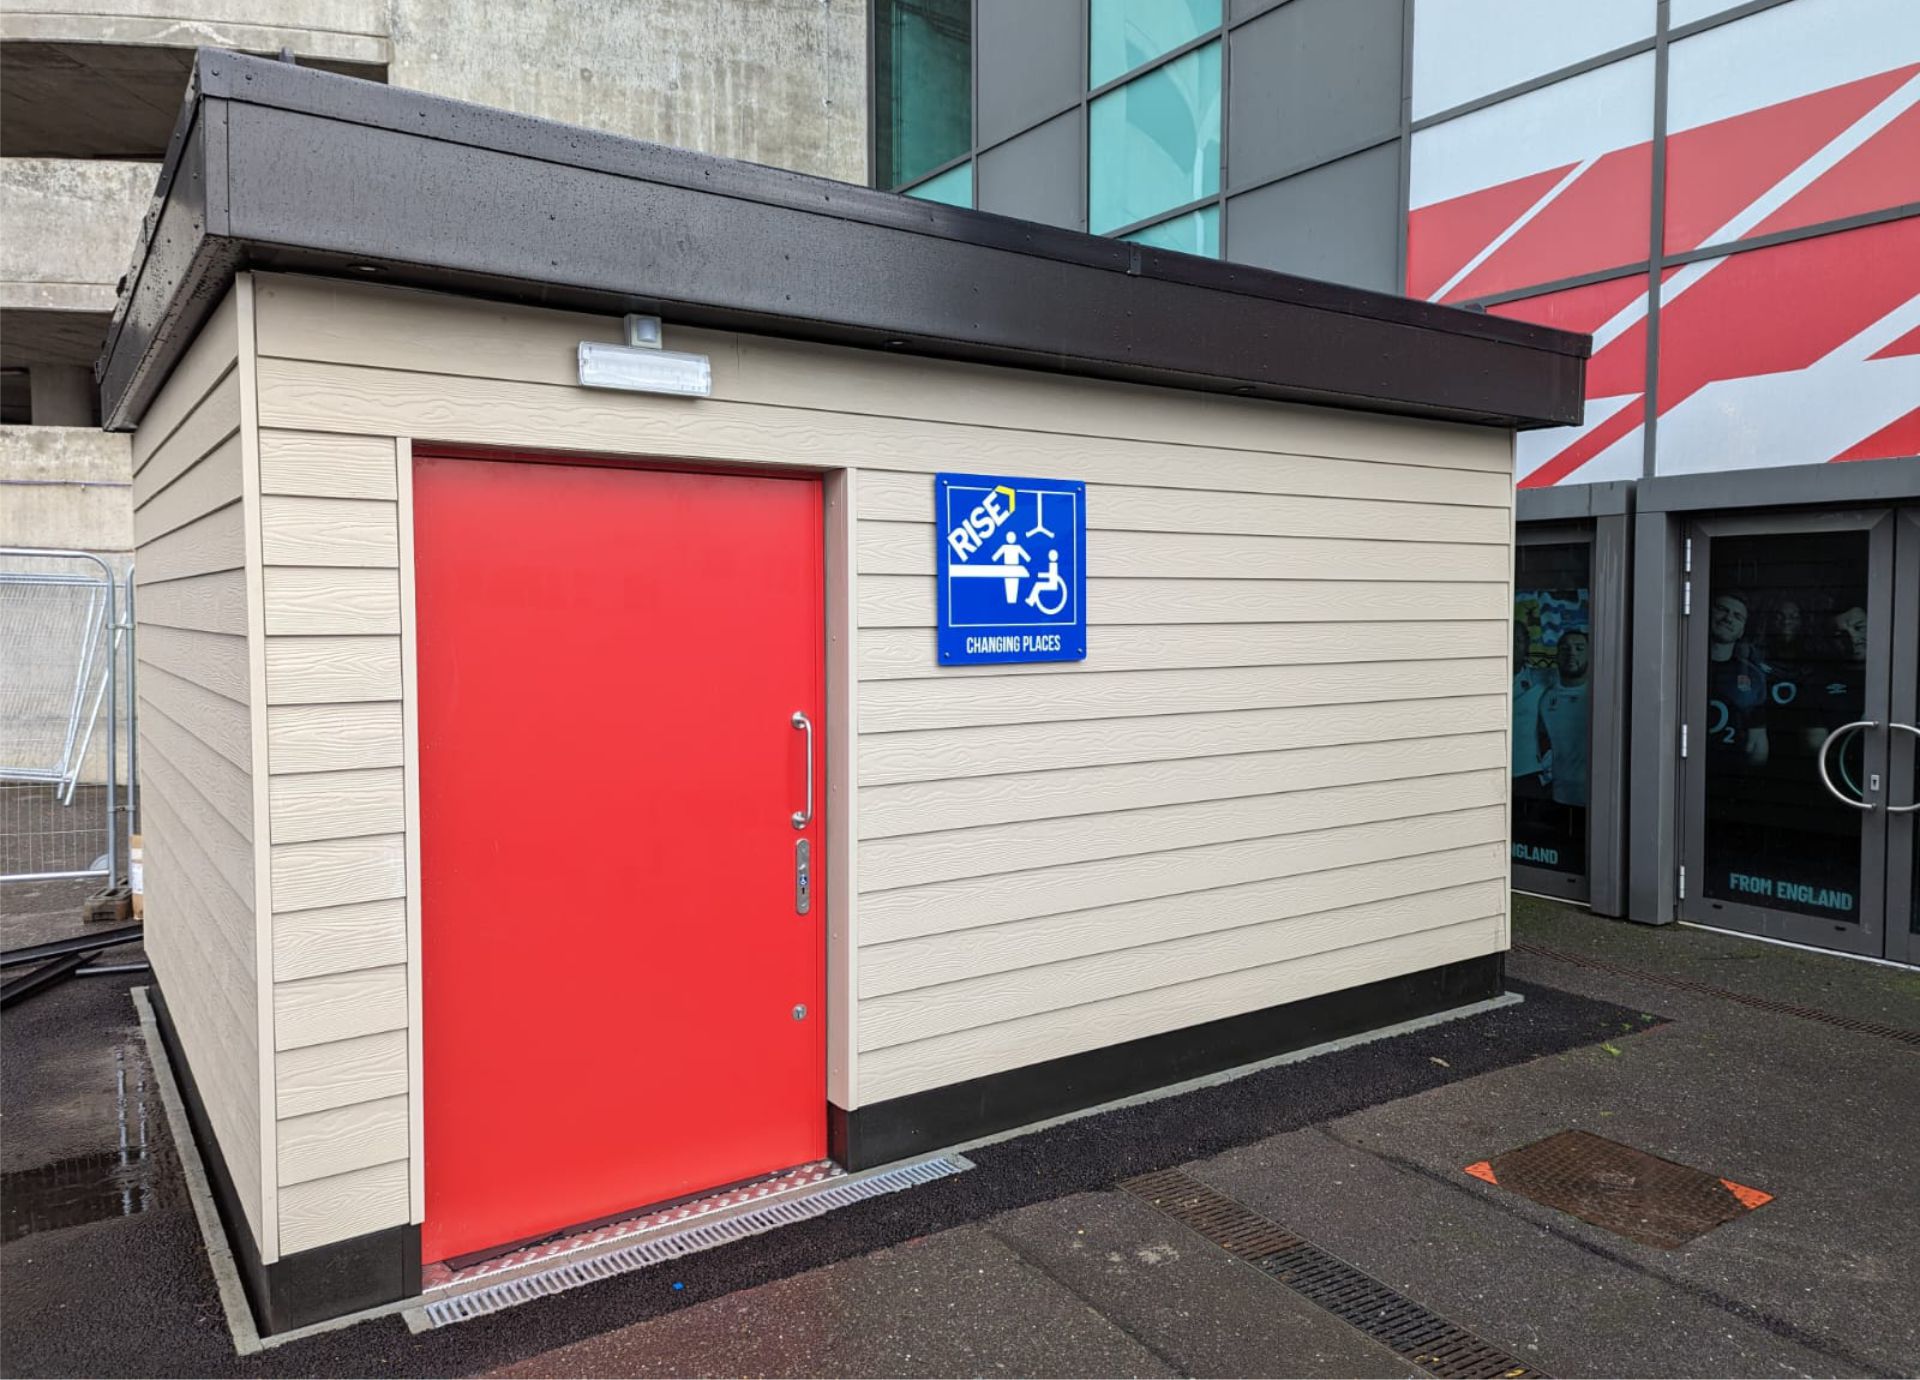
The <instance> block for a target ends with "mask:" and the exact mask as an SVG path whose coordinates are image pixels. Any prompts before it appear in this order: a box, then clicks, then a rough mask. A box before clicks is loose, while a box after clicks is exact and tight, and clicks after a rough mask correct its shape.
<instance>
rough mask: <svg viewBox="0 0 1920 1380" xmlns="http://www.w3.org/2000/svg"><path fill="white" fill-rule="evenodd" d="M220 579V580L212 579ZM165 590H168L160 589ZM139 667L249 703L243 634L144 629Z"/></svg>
mask: <svg viewBox="0 0 1920 1380" xmlns="http://www.w3.org/2000/svg"><path fill="white" fill-rule="evenodd" d="M210 578H218V577H210ZM160 587H161V588H162V589H165V588H167V586H165V585H162V586H160ZM138 648H139V657H140V664H141V665H142V666H152V667H156V668H157V669H159V670H162V671H168V672H171V673H172V674H173V675H176V676H178V677H179V678H180V679H181V680H185V681H191V682H192V683H194V684H196V685H199V686H201V687H202V688H204V689H207V690H211V691H213V692H214V693H215V694H216V695H220V696H222V697H223V698H226V699H230V700H236V701H238V702H240V703H242V704H244V703H246V701H247V695H248V681H247V638H246V634H245V633H244V632H242V633H241V634H239V635H238V636H235V635H234V634H232V633H217V632H199V631H196V630H194V629H191V628H173V627H168V626H166V625H165V624H160V623H156V624H152V625H146V626H142V627H141V629H140V635H139V639H138Z"/></svg>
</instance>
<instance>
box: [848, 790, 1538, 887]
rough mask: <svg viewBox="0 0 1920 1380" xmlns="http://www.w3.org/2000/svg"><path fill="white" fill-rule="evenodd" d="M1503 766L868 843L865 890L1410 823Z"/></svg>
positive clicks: (1461, 804)
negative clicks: (1387, 822) (1370, 825)
mask: <svg viewBox="0 0 1920 1380" xmlns="http://www.w3.org/2000/svg"><path fill="white" fill-rule="evenodd" d="M1506 787H1507V781H1506V777H1505V774H1504V773H1503V772H1499V771H1478V772H1453V773H1448V774H1446V775H1442V776H1424V777H1415V778H1411V779H1408V780H1403V781H1369V782H1365V783H1363V784H1361V785H1357V786H1334V787H1329V788H1326V789H1323V790H1318V791H1297V792H1288V793H1285V794H1280V795H1258V796H1244V797H1241V798H1239V799H1236V800H1206V801H1200V802H1197V803H1193V804H1187V805H1161V806H1156V807H1154V808H1152V809H1146V810H1122V811H1118V812H1116V813H1113V814H1099V813H1088V814H1082V815H1075V816H1071V817H1069V818H1066V819H1041V820H1024V821H1021V822H1020V823H1017V824H995V825H986V826H983V827H980V828H975V829H950V830H945V831H943V832H940V833H928V834H912V835H908V836H906V837H904V838H891V839H862V840H861V843H860V887H861V890H862V891H870V890H880V889H882V888H896V887H903V886H918V885H920V884H921V883H924V882H944V881H957V880H959V879H961V878H963V877H978V876H983V875H989V874H1005V873H1008V872H1018V871H1023V870H1025V869H1027V868H1034V867H1057V866H1059V865H1060V864H1062V863H1072V862H1086V861H1089V860H1091V859H1094V858H1118V857H1125V856H1128V855H1131V854H1134V853H1140V852H1145V851H1148V850H1150V849H1167V848H1182V847H1189V846H1192V845H1195V844H1204V843H1226V842H1229V841H1231V840H1233V839H1246V838H1265V837H1268V836H1271V835H1275V834H1291V833H1302V832H1305V831H1306V830H1309V829H1324V828H1329V827H1331V826H1334V825H1339V824H1364V823H1368V822H1370V821H1373V820H1381V819H1411V818H1417V817H1419V816H1421V815H1428V814H1435V813H1438V812H1441V811H1451V810H1459V809H1464V808H1468V807H1471V806H1475V805H1486V804H1490V803H1492V802H1494V801H1496V800H1503V799H1505V798H1506V794H1507V791H1506Z"/></svg>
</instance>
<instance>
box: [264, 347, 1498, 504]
mask: <svg viewBox="0 0 1920 1380" xmlns="http://www.w3.org/2000/svg"><path fill="white" fill-rule="evenodd" d="M577 343H578V342H576V345H577ZM1008 372H1009V373H1012V372H1013V371H1008ZM259 379H260V395H261V417H262V420H263V422H264V423H265V424H266V425H268V426H273V427H286V428H292V429H296V430H305V431H315V432H331V433H335V434H349V435H365V434H367V433H369V432H377V433H381V434H391V435H394V436H431V437H433V438H434V439H435V440H437V441H440V442H442V443H445V444H454V445H480V446H534V447H545V446H551V445H552V442H553V438H554V437H555V436H565V437H566V438H567V447H568V449H571V450H579V451H585V452H593V453H604V454H609V455H636V456H654V457H660V458H666V459H686V460H699V461H719V462H733V463H747V464H755V465H771V466H789V465H800V466H806V467H809V468H815V469H835V468H839V467H842V466H846V465H850V464H851V465H864V464H866V463H869V462H871V463H873V464H875V465H878V466H881V467H885V468H892V469H898V470H923V471H926V472H933V471H936V470H939V469H941V468H942V466H943V464H945V463H947V462H946V461H945V459H944V457H948V456H952V455H955V454H961V453H973V454H991V455H992V456H993V457H994V470H995V472H996V473H999V474H1009V475H1050V474H1051V475H1058V474H1062V473H1069V474H1071V473H1081V472H1090V473H1093V474H1096V475H1099V476H1100V477H1102V478H1104V479H1106V480H1107V481H1108V482H1111V483H1125V484H1135V485H1151V484H1154V483H1160V484H1166V483H1168V482H1169V481H1171V480H1174V479H1179V480H1181V481H1182V482H1181V483H1180V484H1179V485H1177V486H1176V487H1184V488H1219V489H1227V490H1239V489H1247V490H1249V491H1252V492H1257V493H1272V492H1299V491H1301V490H1302V489H1306V488H1307V483H1308V481H1306V480H1303V479H1300V478H1296V477H1294V476H1296V475H1298V474H1300V473H1303V472H1308V473H1313V474H1316V475H1317V474H1323V473H1326V472H1327V467H1328V466H1329V465H1332V466H1337V467H1341V468H1343V469H1344V471H1345V472H1346V473H1345V475H1344V483H1340V482H1336V483H1333V484H1329V485H1328V487H1329V488H1331V489H1334V490H1335V491H1338V492H1343V493H1346V494H1349V495H1351V496H1353V497H1360V498H1378V497H1382V496H1390V495H1391V494H1393V493H1394V492H1395V491H1396V490H1397V491H1400V492H1402V493H1404V494H1406V495H1407V496H1408V497H1410V498H1411V497H1426V498H1430V499H1436V500H1438V501H1453V502H1466V501H1474V502H1481V503H1485V504H1488V505H1490V506H1495V507H1510V505H1511V504H1512V501H1513V497H1512V477H1511V470H1510V469H1504V466H1505V465H1506V464H1507V463H1509V462H1508V461H1507V460H1505V459H1503V461H1502V465H1503V469H1493V468H1489V469H1487V470H1484V471H1472V472H1467V471H1458V470H1452V469H1448V468H1445V467H1440V466H1435V465H1433V464H1432V463H1431V462H1432V461H1433V460H1434V458H1435V457H1434V455H1433V453H1432V451H1431V450H1430V449H1428V450H1423V448H1422V447H1421V446H1420V445H1419V444H1418V442H1417V441H1416V442H1414V443H1413V444H1410V445H1408V446H1406V447H1404V448H1403V449H1401V450H1399V451H1396V452H1395V453H1394V455H1393V456H1388V455H1384V454H1383V455H1380V456H1376V457H1374V458H1373V459H1372V460H1370V461H1361V460H1357V459H1340V458H1333V459H1329V458H1328V457H1324V456H1318V455H1314V454H1312V453H1311V452H1308V453H1305V454H1302V453H1300V450H1305V449H1306V448H1305V447H1301V448H1300V450H1295V449H1292V448H1290V446H1291V442H1290V441H1289V439H1287V438H1285V436H1284V433H1283V432H1282V431H1281V430H1280V429H1279V428H1276V427H1274V426H1272V425H1271V424H1270V425H1269V428H1268V441H1267V445H1266V448H1265V449H1261V450H1257V451H1247V450H1234V449H1230V448H1226V447H1222V446H1220V445H1218V444H1217V443H1216V444H1213V445H1200V444H1188V445H1184V446H1183V445H1180V444H1178V443H1175V442H1171V441H1169V442H1149V441H1140V440H1129V439H1120V438H1108V437H1086V436H1075V435H1070V434H1056V433H1042V432H1035V431H1021V430H1015V429H1012V428H1010V427H1008V426H1007V424H1006V422H1005V420H1004V419H1003V418H1001V417H999V416H998V415H996V414H994V413H993V412H992V411H991V410H987V411H983V412H982V413H981V414H980V415H979V416H977V417H976V418H974V419H972V420H971V421H970V422H967V423H950V422H925V421H919V420H915V419H911V418H895V417H884V416H861V415H854V414H850V413H845V412H834V411H829V410H826V409H825V408H822V407H820V406H819V404H818V403H816V405H815V406H814V407H813V408H812V409H804V410H786V409H780V408H772V407H766V406H759V405H756V404H753V403H737V402H730V401H725V400H724V398H725V395H724V394H723V393H720V392H719V391H718V385H716V396H715V397H714V398H711V399H707V400H703V401H702V402H701V404H700V406H699V407H698V408H697V409H696V408H687V407H684V406H681V407H675V406H669V405H666V404H671V403H678V402H681V401H683V400H681V399H668V398H661V397H654V396H649V395H646V394H641V393H612V392H605V391H594V392H583V391H582V390H581V389H580V388H579V387H578V385H577V383H568V384H566V385H559V386H555V385H547V384H526V383H495V382H489V381H485V380H477V379H469V378H462V377H459V376H457V375H452V374H430V373H420V372H412V373H388V372H383V371H380V370H377V369H369V368H364V367H359V366H350V365H339V364H315V363H307V362H303V361H291V360H284V359H264V358H263V359H262V360H261V361H260V365H259ZM1153 391H1154V392H1156V393H1158V394H1161V395H1163V396H1169V397H1171V396H1177V395H1174V394H1171V393H1169V392H1168V391H1167V390H1159V389H1157V390H1153ZM1187 439H1188V440H1189V441H1190V442H1192V441H1196V440H1197V439H1198V437H1197V435H1190V436H1189V437H1188V438H1187ZM1483 439H1484V438H1483ZM1170 451H1171V452H1174V454H1169V452H1170ZM1502 455H1503V456H1510V451H1506V450H1503V451H1502ZM1396 457H1397V460H1396ZM1295 462H1297V463H1295ZM1191 472H1197V473H1193V477H1192V478H1191V479H1189V478H1188V477H1187V476H1188V474H1189V473H1191ZM1476 481H1477V482H1476ZM1307 491H1308V492H1313V490H1311V489H1308V490H1307Z"/></svg>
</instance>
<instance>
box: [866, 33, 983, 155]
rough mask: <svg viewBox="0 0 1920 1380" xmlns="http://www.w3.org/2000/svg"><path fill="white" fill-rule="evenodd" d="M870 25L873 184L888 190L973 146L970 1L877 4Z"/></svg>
mask: <svg viewBox="0 0 1920 1380" xmlns="http://www.w3.org/2000/svg"><path fill="white" fill-rule="evenodd" d="M873 25H874V46H873V69H874V70H873V92H874V102H873V108H874V153H875V160H874V162H875V167H874V178H873V184H874V186H876V187H882V188H893V187H898V186H900V185H901V184H902V183H906V182H911V181H913V180H914V178H916V177H923V176H925V175H926V173H927V170H928V169H930V168H937V167H939V166H940V165H941V164H942V163H951V162H952V161H953V160H954V159H956V158H958V157H960V156H961V155H962V154H964V153H966V152H967V150H968V149H970V148H972V147H973V5H972V0H877V3H875V5H874V7H873Z"/></svg>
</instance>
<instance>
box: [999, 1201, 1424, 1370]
mask: <svg viewBox="0 0 1920 1380" xmlns="http://www.w3.org/2000/svg"><path fill="white" fill-rule="evenodd" d="M986 1229H987V1230H988V1231H990V1232H992V1233H993V1234H994V1235H995V1236H997V1237H999V1238H1000V1239H1001V1240H1002V1241H1004V1242H1006V1243H1007V1245H1009V1246H1010V1247H1012V1248H1013V1249H1014V1250H1015V1251H1017V1252H1018V1253H1019V1254H1020V1255H1021V1256H1022V1257H1023V1258H1025V1259H1026V1260H1027V1261H1029V1262H1030V1263H1031V1264H1033V1265H1034V1266H1035V1267H1036V1268H1038V1269H1040V1270H1041V1271H1043V1272H1044V1273H1045V1274H1046V1275H1047V1276H1048V1277H1049V1278H1051V1279H1053V1280H1055V1281H1057V1282H1058V1283H1060V1284H1061V1285H1063V1286H1065V1287H1066V1288H1068V1289H1071V1290H1072V1291H1073V1292H1074V1293H1076V1294H1078V1295H1079V1296H1080V1297H1081V1298H1083V1299H1085V1300H1086V1301H1087V1302H1088V1304H1090V1305H1091V1306H1092V1307H1094V1308H1097V1309H1098V1310H1099V1311H1100V1312H1101V1313H1102V1314H1103V1315H1104V1316H1106V1317H1108V1318H1111V1319H1112V1320H1113V1321H1114V1322H1116V1323H1117V1324H1119V1325H1120V1326H1121V1327H1123V1328H1125V1329H1126V1331H1127V1332H1128V1333H1129V1334H1131V1335H1132V1336H1134V1337H1137V1338H1139V1339H1140V1340H1141V1341H1142V1342H1143V1343H1145V1344H1146V1345H1148V1346H1150V1347H1152V1348H1153V1350H1154V1351H1155V1352H1156V1353H1158V1354H1159V1355H1160V1356H1162V1357H1164V1358H1166V1359H1167V1360H1168V1361H1169V1362H1171V1363H1172V1364H1173V1365H1174V1366H1175V1367H1176V1368H1177V1369H1178V1370H1179V1371H1180V1372H1181V1373H1182V1374H1184V1375H1220V1376H1242V1375H1244V1376H1256V1375H1262V1376H1263V1375H1325V1376H1383V1375H1419V1374H1420V1373H1421V1372H1420V1371H1418V1370H1415V1369H1413V1368H1412V1367H1410V1366H1408V1365H1407V1363H1406V1362H1404V1361H1402V1360H1401V1359H1400V1358H1399V1357H1397V1356H1395V1355H1394V1354H1393V1353H1392V1352H1391V1351H1388V1350H1387V1349H1386V1348H1385V1347H1382V1346H1380V1345H1378V1344H1377V1343H1375V1342H1373V1341H1371V1340H1369V1339H1368V1338H1367V1337H1365V1336H1363V1335H1362V1334H1361V1333H1359V1332H1357V1331H1355V1330H1354V1329H1353V1328H1351V1327H1349V1326H1347V1324H1346V1323H1344V1322H1342V1321H1340V1320H1339V1319H1338V1318H1336V1317H1334V1316H1333V1315H1331V1314H1330V1313H1326V1312H1323V1311H1322V1310H1321V1309H1319V1308H1316V1307H1314V1306H1313V1305H1312V1304H1310V1303H1308V1302H1307V1301H1306V1300H1304V1299H1302V1298H1300V1297H1299V1296H1298V1295H1296V1294H1294V1293H1293V1292H1292V1291H1291V1290H1289V1289H1287V1288H1286V1287H1285V1286H1283V1285H1281V1284H1279V1283H1277V1282H1276V1281H1274V1280H1272V1279H1270V1278H1268V1277H1267V1276H1266V1275H1263V1274H1261V1273H1260V1272H1259V1271H1258V1270H1255V1269H1254V1268H1253V1267H1252V1266H1250V1265H1248V1264H1246V1263H1244V1262H1242V1261H1239V1260H1236V1259H1234V1258H1233V1257H1232V1256H1230V1255H1228V1254H1227V1253H1226V1252H1225V1251H1223V1250H1221V1249H1220V1248H1219V1247H1217V1246H1214V1245H1212V1244H1211V1243H1210V1242H1207V1241H1204V1240H1202V1239H1201V1238H1200V1237H1198V1236H1196V1235H1195V1234H1194V1233H1192V1232H1191V1231H1188V1230H1187V1229H1186V1228H1185V1227H1183V1226H1181V1225H1180V1224H1179V1223H1177V1222H1173V1221H1171V1220H1169V1219H1168V1218H1167V1217H1165V1216H1163V1215H1162V1214H1160V1213H1159V1212H1156V1211H1155V1210H1154V1209H1153V1208H1152V1207H1151V1206H1150V1205H1149V1204H1147V1203H1144V1202H1142V1201H1140V1200H1139V1199H1138V1198H1135V1197H1133V1196H1132V1195H1131V1194H1127V1193H1082V1194H1076V1195H1074V1196H1073V1197H1071V1198H1061V1199H1058V1200H1056V1201H1054V1202H1050V1203H1041V1204H1038V1205H1036V1206H1034V1207H1030V1208H1023V1209H1021V1210H1020V1211H1018V1212H1011V1213H1007V1214H1005V1215H1003V1216H1000V1217H996V1218H993V1219H992V1220H991V1221H989V1222H988V1223H987V1224H986Z"/></svg>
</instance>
